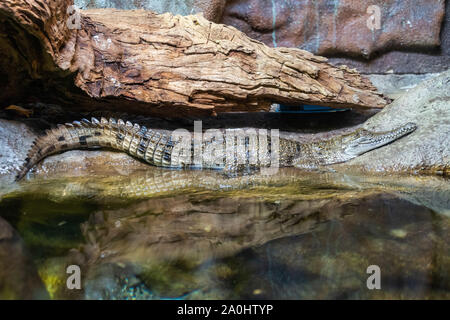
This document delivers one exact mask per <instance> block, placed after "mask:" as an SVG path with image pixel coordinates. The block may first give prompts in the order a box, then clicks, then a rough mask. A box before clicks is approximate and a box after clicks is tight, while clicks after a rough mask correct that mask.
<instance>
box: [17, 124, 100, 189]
mask: <svg viewBox="0 0 450 320" xmlns="http://www.w3.org/2000/svg"><path fill="white" fill-rule="evenodd" d="M95 126H98V120H96V119H94V118H93V121H92V122H90V121H88V120H86V119H83V120H82V122H78V121H74V122H73V123H66V124H65V125H61V124H60V125H58V127H57V128H53V129H50V130H46V131H45V134H44V135H42V136H39V137H37V138H36V139H35V140H34V141H33V143H32V145H31V148H30V150H29V151H28V154H27V157H26V158H25V161H24V163H23V165H22V166H21V168H20V170H19V172H18V174H17V176H16V181H18V180H20V179H22V178H23V177H24V176H25V175H26V174H27V172H28V171H29V170H30V169H31V168H32V167H33V166H35V165H36V164H37V163H39V162H40V161H41V160H42V159H44V158H45V157H47V156H50V155H52V154H56V153H60V152H63V151H67V150H72V149H83V148H87V147H88V146H86V145H84V144H83V139H82V138H83V137H82V136H81V137H79V136H78V135H80V132H83V131H86V130H87V132H89V129H90V128H92V127H95ZM91 146H92V147H94V146H93V145H92V144H91V145H90V146H89V147H91Z"/></svg>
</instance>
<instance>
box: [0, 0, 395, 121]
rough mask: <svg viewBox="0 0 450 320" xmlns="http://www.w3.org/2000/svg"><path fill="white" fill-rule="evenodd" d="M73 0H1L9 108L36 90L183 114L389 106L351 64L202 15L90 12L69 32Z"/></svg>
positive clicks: (0, 44)
mask: <svg viewBox="0 0 450 320" xmlns="http://www.w3.org/2000/svg"><path fill="white" fill-rule="evenodd" d="M71 4H72V0H54V1H44V0H4V1H2V2H1V3H0V25H1V26H0V31H1V33H0V34H1V36H0V50H1V53H0V59H1V62H0V67H1V71H0V76H1V80H0V87H2V88H3V90H2V92H1V93H0V101H2V103H3V104H8V103H12V102H15V101H18V100H20V99H22V100H23V98H24V97H26V96H29V95H33V96H37V97H39V98H43V99H46V100H47V101H49V100H50V101H49V102H57V103H61V104H63V105H64V106H67V107H70V108H73V109H77V110H99V109H108V110H120V111H127V112H138V113H145V114H153V115H162V116H170V117H181V116H185V115H211V114H216V113H217V112H230V111H263V110H266V111H267V110H268V109H269V108H270V105H271V104H272V103H286V104H299V103H307V104H318V105H326V106H331V107H361V108H364V107H377V108H381V107H383V106H385V105H386V104H387V103H388V102H389V101H388V100H387V99H386V98H384V97H383V96H382V95H381V94H379V93H377V91H376V89H375V88H374V86H373V85H372V84H371V83H370V81H369V80H367V79H365V78H363V77H361V76H360V75H359V74H358V73H357V72H356V71H355V70H351V69H348V68H347V67H333V66H331V65H330V64H328V63H327V59H326V58H323V57H319V56H314V55H313V54H311V53H309V52H307V51H303V50H300V49H294V48H269V47H267V46H265V45H264V44H262V43H260V42H258V41H255V40H252V39H250V38H249V37H247V36H246V35H244V34H243V33H241V32H240V31H238V30H236V29H235V28H233V27H229V26H226V25H221V24H215V23H212V22H209V21H207V20H206V19H204V18H203V16H201V15H195V16H186V17H182V16H173V15H171V14H162V15H158V14H155V13H153V12H151V11H145V10H133V11H122V10H114V9H96V10H85V11H81V14H80V21H79V22H80V24H79V28H69V27H68V26H71V25H73V24H70V22H73V21H74V19H75V20H76V17H77V16H76V14H75V15H71V14H70V10H69V11H68V10H67V8H68V7H69V5H71ZM68 21H69V25H68V23H67V22H68ZM75 22H76V21H75Z"/></svg>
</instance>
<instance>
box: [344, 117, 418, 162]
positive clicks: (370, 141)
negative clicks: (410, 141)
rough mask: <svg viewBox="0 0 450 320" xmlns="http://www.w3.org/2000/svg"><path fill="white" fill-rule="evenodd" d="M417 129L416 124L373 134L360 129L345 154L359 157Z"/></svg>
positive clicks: (351, 138) (351, 139)
mask: <svg viewBox="0 0 450 320" xmlns="http://www.w3.org/2000/svg"><path fill="white" fill-rule="evenodd" d="M416 128H417V126H416V124H415V123H412V122H408V123H407V124H405V125H403V126H401V127H399V128H397V129H394V130H391V131H387V132H371V131H368V130H365V129H359V130H357V131H356V132H354V133H353V134H352V135H351V136H350V141H348V143H347V146H346V147H345V149H344V153H345V154H346V155H347V156H349V157H351V158H353V157H356V156H359V155H361V154H363V153H366V152H368V151H370V150H373V149H376V148H379V147H382V146H384V145H386V144H389V143H391V142H393V141H395V140H397V139H399V138H401V137H403V136H405V135H407V134H410V133H411V132H413V131H414V130H416Z"/></svg>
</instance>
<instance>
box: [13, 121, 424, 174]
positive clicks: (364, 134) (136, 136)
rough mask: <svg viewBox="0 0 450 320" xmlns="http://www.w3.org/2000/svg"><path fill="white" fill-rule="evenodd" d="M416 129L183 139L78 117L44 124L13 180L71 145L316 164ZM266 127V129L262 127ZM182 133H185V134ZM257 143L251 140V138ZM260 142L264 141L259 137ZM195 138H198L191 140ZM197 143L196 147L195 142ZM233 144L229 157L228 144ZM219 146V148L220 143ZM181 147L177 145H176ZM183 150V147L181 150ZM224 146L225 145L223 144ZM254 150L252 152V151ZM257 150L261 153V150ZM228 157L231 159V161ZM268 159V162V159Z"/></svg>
mask: <svg viewBox="0 0 450 320" xmlns="http://www.w3.org/2000/svg"><path fill="white" fill-rule="evenodd" d="M415 129H416V125H415V124H414V123H407V124H405V125H403V126H401V127H399V128H396V129H394V130H391V131H387V132H371V131H368V130H365V129H363V128H358V129H355V130H353V131H352V132H350V133H348V134H342V135H338V136H335V137H332V138H330V139H326V140H320V141H314V142H308V143H301V142H299V141H296V140H291V139H285V138H279V137H277V136H272V135H270V136H269V135H266V137H264V139H265V140H264V139H261V137H262V135H259V134H258V135H257V136H255V131H253V132H251V133H250V135H245V136H244V139H242V140H240V138H239V134H236V132H238V133H240V134H241V133H242V132H244V133H248V131H245V130H243V129H232V130H230V131H229V129H227V130H226V133H227V134H229V133H230V132H231V133H233V134H234V136H233V135H231V136H232V139H230V140H229V139H228V136H227V137H226V138H225V139H220V135H219V138H217V137H218V135H217V134H216V135H212V136H211V137H209V138H208V139H203V140H200V144H198V142H196V141H199V140H196V139H197V138H196V137H195V134H194V137H192V135H191V134H190V133H189V132H187V131H186V132H187V133H188V141H187V144H186V140H185V141H184V145H183V146H185V147H186V146H187V149H186V148H185V149H183V148H181V146H182V143H183V140H182V138H183V137H182V136H175V135H174V134H173V133H174V132H172V133H171V132H170V131H168V130H162V129H147V128H146V127H145V126H140V125H139V124H137V123H135V124H133V123H131V122H129V121H126V122H125V121H123V120H122V119H118V120H116V119H114V118H109V119H106V118H103V117H102V118H101V119H100V120H98V119H97V118H92V119H91V120H88V119H82V120H81V121H74V122H72V123H66V124H59V125H58V126H57V127H56V128H53V129H48V130H46V132H45V134H44V135H42V136H39V137H38V138H37V139H36V140H35V141H34V142H33V144H32V147H31V148H30V150H29V152H28V155H27V158H26V159H25V162H24V164H23V166H22V167H21V169H20V170H19V173H18V175H17V177H16V180H20V179H22V178H23V177H24V176H25V175H26V173H27V172H28V171H29V170H30V169H31V168H32V167H33V166H34V165H36V164H37V163H38V162H40V161H41V160H43V159H44V158H46V157H48V156H50V155H53V154H56V153H61V152H64V151H67V150H73V149H98V148H108V149H113V150H119V151H124V152H126V153H128V154H129V155H131V156H133V157H135V158H138V159H140V160H143V161H144V162H146V163H149V164H151V165H154V166H159V167H166V168H198V167H200V168H210V169H227V170H230V169H239V168H242V167H255V168H262V167H268V166H269V165H274V161H273V159H274V158H273V154H276V155H277V158H276V166H277V167H278V166H279V167H299V168H304V169H310V168H317V167H320V166H324V165H330V164H335V163H341V162H345V161H348V160H350V159H353V158H355V157H357V156H359V155H361V154H363V153H366V152H368V151H371V150H373V149H376V148H379V147H382V146H384V145H386V144H389V143H391V142H393V141H395V140H397V139H399V138H401V137H403V136H405V135H407V134H409V133H411V132H413V131H414V130H415ZM261 132H266V130H261ZM185 137H186V136H185ZM252 137H253V138H255V139H256V141H257V143H256V144H252V141H255V140H254V139H253V138H252ZM262 142H265V144H264V143H262ZM196 143H197V144H196ZM198 146H199V147H198ZM229 146H231V147H232V148H233V149H232V150H234V151H233V153H232V155H231V157H229V154H228V149H229ZM218 147H222V148H224V147H225V149H226V150H227V154H224V153H223V152H222V153H220V152H217V149H218ZM208 148H209V150H212V151H211V153H210V154H209V156H203V157H201V158H200V160H199V161H197V162H195V161H194V163H192V159H193V158H195V157H196V150H197V151H198V150H199V149H200V150H207V149H208ZM219 149H220V148H219ZM180 150H181V151H180ZM183 150H187V151H186V152H184V153H183ZM222 150H224V149H222ZM255 151H256V154H257V156H255V155H254V152H255ZM261 155H262V156H261ZM230 159H231V161H230ZM271 161H272V162H271Z"/></svg>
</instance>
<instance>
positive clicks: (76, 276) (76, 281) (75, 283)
mask: <svg viewBox="0 0 450 320" xmlns="http://www.w3.org/2000/svg"><path fill="white" fill-rule="evenodd" d="M66 273H67V274H70V276H68V277H67V280H66V286H67V289H69V290H74V289H77V290H79V289H81V269H80V267H79V266H77V265H75V264H73V265H70V266H68V267H67V268H66Z"/></svg>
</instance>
